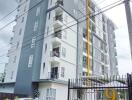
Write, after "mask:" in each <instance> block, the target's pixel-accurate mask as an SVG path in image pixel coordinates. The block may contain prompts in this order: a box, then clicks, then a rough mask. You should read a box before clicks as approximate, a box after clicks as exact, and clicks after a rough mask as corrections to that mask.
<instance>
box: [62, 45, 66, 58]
mask: <svg viewBox="0 0 132 100" xmlns="http://www.w3.org/2000/svg"><path fill="white" fill-rule="evenodd" d="M62 56H63V57H66V48H64V47H62Z"/></svg>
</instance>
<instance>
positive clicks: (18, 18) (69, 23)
mask: <svg viewBox="0 0 132 100" xmlns="http://www.w3.org/2000/svg"><path fill="white" fill-rule="evenodd" d="M23 4H24V3H23ZM21 5H22V4H21ZM111 5H112V4H111ZM108 6H109V5H108ZM104 8H106V7H103V8H102V9H104ZM78 10H79V9H78ZM99 10H100V9H99ZM94 13H95V12H93V14H94ZM91 14H92V13H91ZM84 16H86V15H84ZM82 18H83V17H82ZM18 19H19V18H18ZM79 19H80V18H79ZM12 22H14V21H11V22H10V23H12ZM71 22H73V21H71ZM71 22H69V23H68V24H70V23H71ZM10 23H8V24H7V25H9V24H10ZM5 27H6V26H5ZM5 27H4V28H5ZM59 28H60V27H59ZM59 28H58V29H59ZM51 31H53V30H51ZM42 35H43V34H42ZM15 46H16V45H15Z"/></svg>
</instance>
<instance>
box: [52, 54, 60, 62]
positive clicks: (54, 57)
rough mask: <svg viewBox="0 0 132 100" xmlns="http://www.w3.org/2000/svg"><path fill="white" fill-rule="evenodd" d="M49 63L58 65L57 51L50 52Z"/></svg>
mask: <svg viewBox="0 0 132 100" xmlns="http://www.w3.org/2000/svg"><path fill="white" fill-rule="evenodd" d="M50 56H51V62H52V63H59V62H60V52H59V51H51V54H50Z"/></svg>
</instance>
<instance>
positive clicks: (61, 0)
mask: <svg viewBox="0 0 132 100" xmlns="http://www.w3.org/2000/svg"><path fill="white" fill-rule="evenodd" d="M56 5H62V6H63V5H64V3H63V0H57V2H56Z"/></svg>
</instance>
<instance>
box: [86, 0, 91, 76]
mask: <svg viewBox="0 0 132 100" xmlns="http://www.w3.org/2000/svg"><path fill="white" fill-rule="evenodd" d="M89 7H90V0H86V15H87V16H86V39H87V44H86V53H87V56H86V68H87V76H90V31H89V26H90V9H89Z"/></svg>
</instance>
